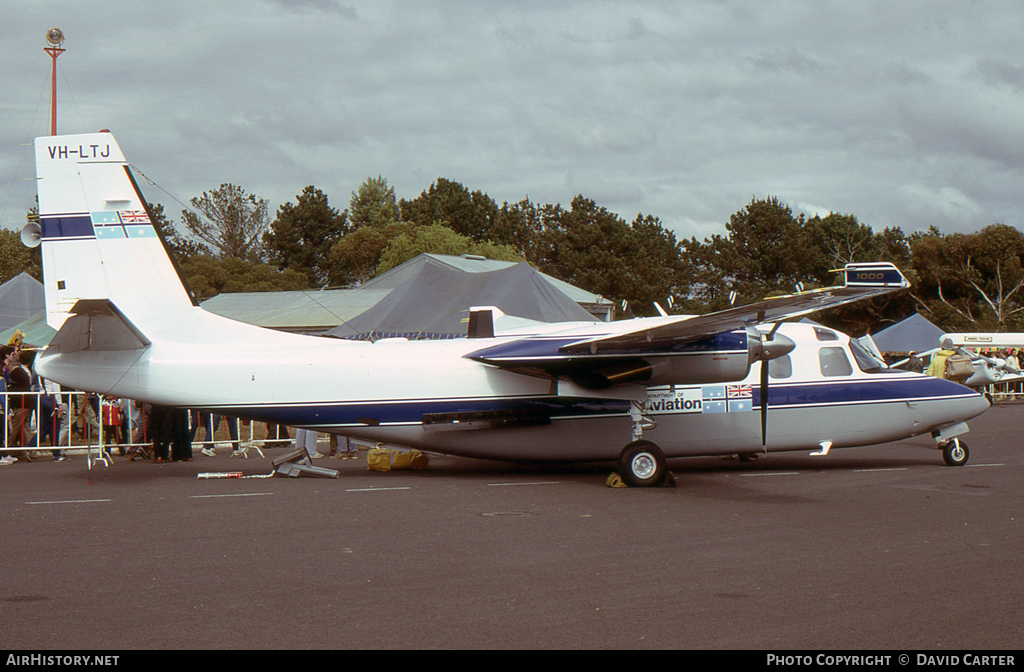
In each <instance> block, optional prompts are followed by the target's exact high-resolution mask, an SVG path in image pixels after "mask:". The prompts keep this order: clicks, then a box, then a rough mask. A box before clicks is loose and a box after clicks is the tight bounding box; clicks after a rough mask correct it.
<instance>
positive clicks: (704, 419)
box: [23, 132, 989, 486]
mask: <svg viewBox="0 0 1024 672" xmlns="http://www.w3.org/2000/svg"><path fill="white" fill-rule="evenodd" d="M35 147H36V163H37V168H38V185H39V224H38V226H37V225H35V224H30V225H29V226H28V227H27V230H26V231H25V232H24V233H23V238H25V239H28V240H30V241H31V240H33V239H35V240H38V241H40V242H41V244H42V253H43V274H44V279H45V287H46V290H45V291H46V308H47V320H48V322H49V324H50V325H51V326H53V327H54V328H56V329H58V330H59V331H58V333H57V335H56V336H55V337H54V339H53V341H52V342H51V343H50V346H49V347H48V348H47V349H46V351H45V352H44V353H42V355H41V356H40V357H38V358H37V360H36V361H37V364H36V368H37V369H38V371H39V373H40V374H41V375H43V376H44V377H46V378H49V379H52V380H54V381H57V382H59V383H61V384H62V385H64V386H67V387H70V388H74V389H79V390H87V391H92V392H98V393H102V394H107V395H112V396H118V397H127V398H130V399H138V400H143V401H148V402H151V403H155V404H162V405H169V406H185V407H190V408H200V409H208V410H210V411H214V412H217V413H221V414H225V415H230V416H240V417H246V418H252V419H254V420H259V421H267V422H272V423H278V424H284V425H291V426H296V427H305V428H309V429H315V430H318V431H321V432H333V433H337V434H341V435H346V436H350V437H353V438H356V439H363V440H368V441H380V442H387V443H391V444H397V445H402V446H410V447H415V448H419V449H424V450H428V451H432V452H439V453H444V454H450V455H460V456H467V457H475V458H486V459H496V460H513V461H535V460H550V461H605V460H607V461H615V460H617V461H618V464H619V471H620V473H621V474H622V476H623V478H624V479H625V480H626V481H627V482H628V483H630V484H632V485H641V486H642V485H657V484H660V483H662V482H663V481H664V480H665V478H666V475H667V469H666V465H665V459H666V458H676V457H684V456H696V455H732V454H738V455H742V456H749V455H753V454H757V453H760V452H768V451H783V450H814V451H815V454H818V455H825V454H827V453H828V451H829V449H830V448H841V447H846V446H860V445H866V444H872V443H880V442H886V441H892V440H896V439H901V438H905V437H908V436H915V435H919V434H924V433H926V432H928V433H931V434H932V435H933V436H934V437H935V439H936V441H937V442H938V444H939V445H940V447H944V449H945V450H944V456H945V458H946V461H947V462H949V463H950V464H962V463H963V462H965V461H966V460H967V448H966V445H965V444H964V443H962V442H960V441H959V440H958V439H957V438H956V437H957V436H959V435H961V434H963V433H964V432H966V431H967V426H966V424H965V420H967V419H969V418H971V417H973V416H976V415H978V414H979V413H981V412H983V411H984V410H985V409H987V408H988V406H989V403H988V401H986V400H985V399H984V398H983V397H981V396H980V395H978V394H976V393H974V392H972V391H971V390H969V389H967V388H966V387H963V386H961V385H957V384H955V383H951V382H949V381H946V380H940V379H935V378H931V377H928V376H923V375H917V374H913V373H908V372H903V371H895V370H889V369H886V368H884V367H883V366H882V365H880V363H879V362H878V361H877V360H875V359H873V358H872V357H871V356H870V355H868V354H867V353H866V352H864V351H863V350H861V349H860V347H859V346H857V345H856V344H855V343H851V342H850V339H849V338H848V337H847V336H845V335H843V334H840V333H837V332H835V331H832V330H830V329H824V328H821V327H816V326H811V325H806V324H796V323H786V324H783V323H782V321H783V320H787V319H791V318H794V317H798V316H801V315H805V314H807V313H811V312H813V311H816V310H819V309H822V308H829V307H834V306H838V305H842V304H845V303H849V302H852V301H857V300H860V299H863V298H866V297H871V296H877V295H879V294H883V293H886V292H891V291H896V290H898V289H901V288H903V287H906V286H908V283H907V281H906V280H905V279H904V277H903V276H902V275H901V274H900V272H899V271H898V270H897V269H896V268H895V267H894V266H892V265H891V264H877V263H872V264H851V265H848V266H847V267H846V268H845V269H844V271H843V273H844V282H843V284H842V286H836V287H832V288H828V289H821V290H815V291H810V292H804V293H800V294H796V295H792V296H783V297H777V298H772V299H767V300H764V301H761V302H759V303H755V304H753V305H749V306H744V307H739V308H731V309H729V310H724V311H721V312H718V313H712V314H709V315H704V316H699V317H692V316H690V317H684V316H674V317H670V316H662V317H657V318H640V319H634V320H625V321H621V322H615V323H610V324H609V323H597V322H594V323H587V322H584V323H563V324H539V323H538V324H537V325H536V326H535V327H533V328H529V329H523V328H519V329H517V330H515V331H501V330H500V329H499V330H498V333H497V334H495V332H494V326H495V324H498V326H499V327H500V323H501V319H500V315H501V313H500V311H497V310H492V309H475V310H474V311H473V312H472V314H471V319H470V330H469V332H470V333H469V334H468V336H469V337H468V338H464V339H456V340H443V341H411V342H410V341H406V340H403V339H394V340H381V341H377V342H375V343H370V342H358V341H340V340H335V339H330V338H320V337H312V336H302V335H296V334H288V333H282V332H277V331H271V330H268V329H263V328H260V327H255V326H252V325H248V324H243V323H240V322H235V321H232V320H229V319H226V318H223V317H220V316H217V315H213V314H211V313H208V312H206V311H204V310H203V309H202V308H200V307H198V306H197V305H196V304H195V302H194V301H193V299H192V297H191V295H190V293H189V292H188V291H187V290H186V289H185V286H184V285H183V283H182V281H181V279H180V278H179V275H178V273H177V271H176V267H175V265H174V263H173V262H172V260H171V258H170V257H169V256H168V254H167V252H166V250H165V247H164V245H163V242H162V240H161V238H160V237H159V236H158V234H157V233H156V231H155V230H154V228H153V226H152V225H151V223H150V218H149V215H148V213H147V204H146V202H145V200H144V199H143V197H142V195H141V193H140V192H139V190H138V186H137V184H136V183H135V180H134V178H133V177H132V173H131V171H130V169H129V166H128V164H127V162H126V161H125V159H124V156H123V154H122V153H121V150H120V148H119V147H118V145H117V143H116V141H115V140H114V138H113V136H112V135H110V134H109V133H107V132H101V133H96V134H87V135H73V136H52V137H43V138H38V139H37V140H36V145H35ZM33 227H34V228H33ZM496 317H497V318H498V319H497V320H495V318H496ZM769 409H770V411H771V413H770V416H771V423H768V422H767V420H768V416H769V413H768V411H769ZM769 429H770V430H771V431H769Z"/></svg>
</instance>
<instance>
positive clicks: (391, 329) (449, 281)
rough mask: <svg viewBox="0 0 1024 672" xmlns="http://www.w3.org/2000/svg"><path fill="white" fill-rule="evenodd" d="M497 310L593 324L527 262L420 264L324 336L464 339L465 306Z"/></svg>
mask: <svg viewBox="0 0 1024 672" xmlns="http://www.w3.org/2000/svg"><path fill="white" fill-rule="evenodd" d="M472 306H497V307H498V308H500V309H501V311H502V312H504V313H505V314H506V315H514V316H516V317H522V318H527V319H530V320H537V321H540V322H564V321H590V322H592V321H594V317H593V316H592V315H591V314H590V313H588V312H587V311H586V310H584V309H583V308H582V307H580V305H579V304H578V303H576V302H575V301H573V300H572V299H570V298H569V297H568V296H566V295H565V294H564V293H563V292H562V291H561V290H559V289H558V288H556V287H555V286H554V285H553V284H552V283H551V282H549V281H548V280H547V279H546V278H545V277H544V276H543V275H541V274H540V273H538V272H537V271H536V270H535V269H533V268H532V267H531V266H530V265H529V264H528V263H526V262H521V263H518V264H515V265H513V266H508V267H506V268H502V269H499V270H494V271H487V272H480V273H465V272H463V271H461V270H456V269H453V268H445V267H443V266H440V265H435V264H422V265H420V267H419V268H418V269H417V270H416V272H415V273H414V274H413V275H411V276H410V277H408V279H406V280H405V282H403V283H402V284H401V285H399V286H398V287H396V288H395V289H394V290H392V292H391V293H390V294H388V296H387V298H384V299H382V300H381V301H380V302H379V303H377V305H375V306H374V307H373V308H370V309H369V310H367V311H366V312H364V313H363V314H361V315H358V316H356V317H354V318H352V319H351V320H348V321H347V322H346V323H345V324H342V325H341V326H338V327H336V328H334V329H331V330H330V331H328V332H327V333H328V334H329V335H331V336H339V337H342V338H353V337H366V336H367V335H369V334H371V333H372V334H373V335H374V336H376V337H386V336H406V337H412V336H417V335H422V336H423V337H426V338H454V337H459V336H465V335H466V324H467V321H468V318H469V308H470V307H472Z"/></svg>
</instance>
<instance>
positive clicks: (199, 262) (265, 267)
mask: <svg viewBox="0 0 1024 672" xmlns="http://www.w3.org/2000/svg"><path fill="white" fill-rule="evenodd" d="M181 269H182V273H183V275H184V276H185V279H186V281H187V282H188V284H189V286H190V287H191V289H192V292H193V294H194V295H195V297H196V299H198V300H199V301H205V300H206V299H209V298H210V297H212V296H216V295H217V294H220V293H221V292H283V291H291V290H299V289H309V287H310V286H309V278H308V277H307V276H306V275H305V274H304V273H300V272H299V271H293V270H291V269H285V270H283V271H279V270H278V269H276V268H274V267H273V266H271V265H269V264H265V263H261V262H255V261H246V260H244V259H238V258H236V257H219V258H218V257H212V256H207V255H199V256H194V257H192V258H190V259H188V260H186V261H184V262H182V264H181Z"/></svg>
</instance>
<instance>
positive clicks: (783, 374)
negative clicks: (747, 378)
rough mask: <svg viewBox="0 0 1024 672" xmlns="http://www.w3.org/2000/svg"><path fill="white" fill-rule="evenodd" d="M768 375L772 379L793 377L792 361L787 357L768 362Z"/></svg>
mask: <svg viewBox="0 0 1024 672" xmlns="http://www.w3.org/2000/svg"><path fill="white" fill-rule="evenodd" d="M768 375H769V376H771V377H772V378H789V377H790V376H792V375H793V360H791V359H790V358H789V355H783V356H782V357H776V358H775V359H772V360H769V361H768Z"/></svg>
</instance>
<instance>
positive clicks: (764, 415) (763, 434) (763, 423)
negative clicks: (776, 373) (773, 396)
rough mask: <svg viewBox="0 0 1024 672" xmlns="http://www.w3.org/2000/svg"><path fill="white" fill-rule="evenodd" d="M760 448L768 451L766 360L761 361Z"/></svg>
mask: <svg viewBox="0 0 1024 672" xmlns="http://www.w3.org/2000/svg"><path fill="white" fill-rule="evenodd" d="M760 394H761V448H762V450H763V451H764V452H765V453H767V452H768V362H767V361H762V362H761V391H760Z"/></svg>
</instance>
